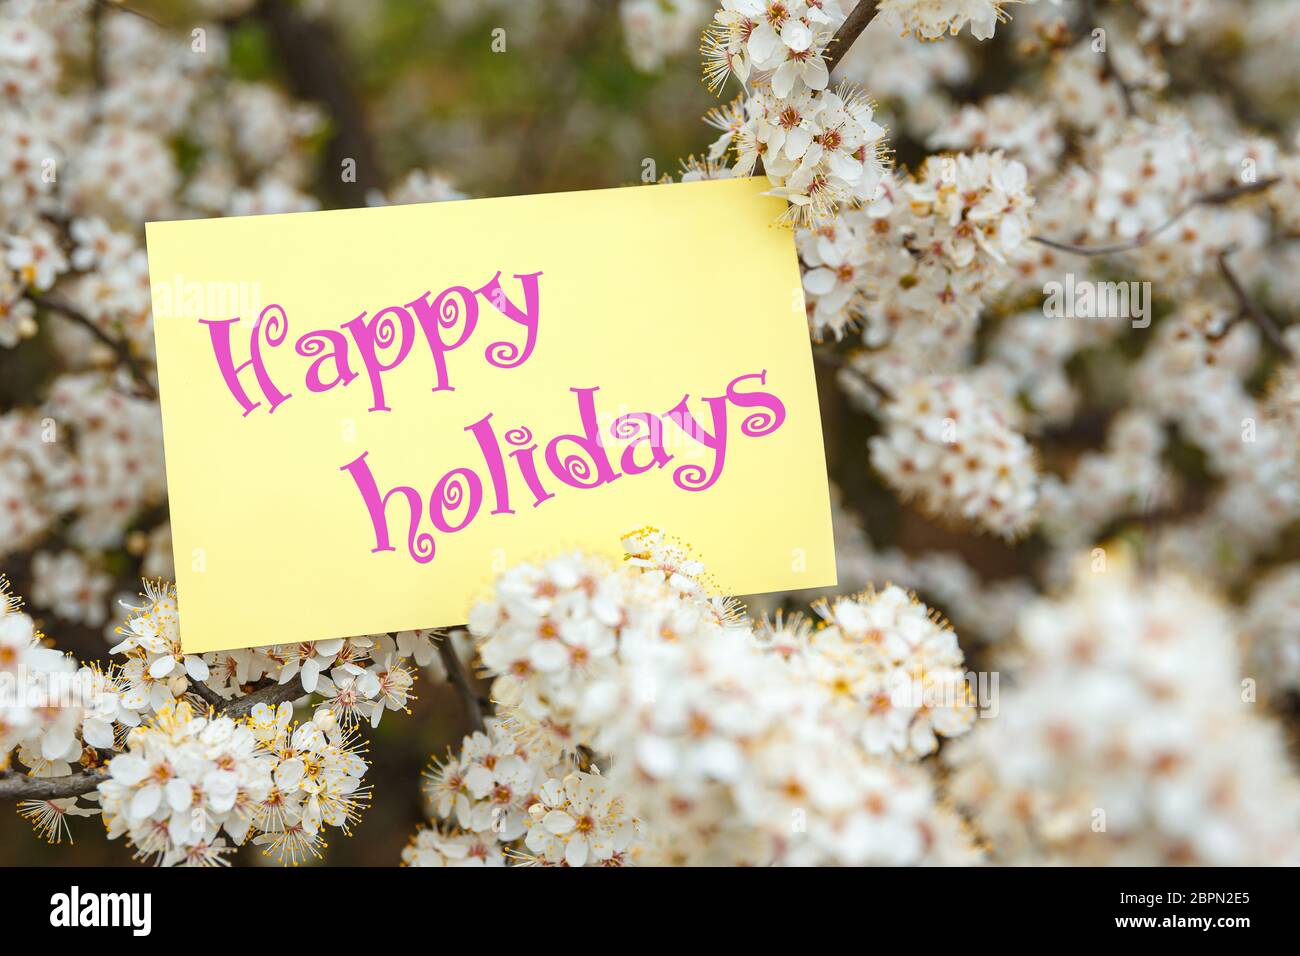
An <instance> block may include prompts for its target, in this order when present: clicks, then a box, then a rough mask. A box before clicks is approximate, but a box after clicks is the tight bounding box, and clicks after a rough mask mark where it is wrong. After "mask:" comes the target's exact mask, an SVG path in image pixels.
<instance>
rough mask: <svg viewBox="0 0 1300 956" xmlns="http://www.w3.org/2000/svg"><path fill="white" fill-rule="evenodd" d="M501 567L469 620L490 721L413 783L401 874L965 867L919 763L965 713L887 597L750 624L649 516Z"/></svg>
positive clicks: (965, 851)
mask: <svg viewBox="0 0 1300 956" xmlns="http://www.w3.org/2000/svg"><path fill="white" fill-rule="evenodd" d="M624 547H625V549H626V550H627V553H628V558H627V560H626V561H625V562H624V563H623V564H621V565H615V564H612V563H610V562H609V561H607V560H606V559H603V558H597V557H592V556H584V555H580V554H572V555H563V556H560V557H557V558H554V559H552V560H551V561H549V562H547V563H545V564H540V565H538V564H524V565H520V566H517V567H515V568H512V569H510V570H509V571H507V572H506V573H504V574H503V575H502V576H501V578H500V579H499V580H498V582H497V584H496V587H495V589H494V592H493V595H492V597H491V598H490V599H489V600H487V601H484V602H482V603H480V604H478V605H477V606H476V607H475V608H474V610H473V613H472V616H471V622H470V632H471V634H472V636H473V637H474V640H475V643H476V647H477V650H478V652H479V655H480V660H481V662H482V664H483V665H484V667H485V669H486V670H487V673H488V675H489V676H491V677H492V678H493V682H492V699H493V702H494V704H495V705H496V708H497V712H498V715H499V716H498V717H497V718H494V719H493V720H491V721H489V723H488V726H487V728H486V730H485V732H481V733H476V734H472V735H470V736H469V737H466V738H465V740H464V742H463V745H462V748H461V751H460V753H459V754H450V755H448V757H447V758H446V759H445V760H444V761H442V762H441V763H439V764H437V765H436V766H435V768H434V770H433V771H432V773H431V775H430V786H429V788H428V796H429V799H430V802H431V804H432V815H433V817H434V819H435V821H436V822H435V825H434V826H432V827H429V828H425V829H422V830H421V831H419V832H418V833H417V834H416V836H415V837H414V838H413V840H412V843H411V845H410V846H409V847H408V848H407V850H406V852H405V853H404V855H403V860H404V862H406V863H408V864H417V865H461V864H502V863H506V864H514V865H519V864H527V863H540V864H558V863H563V864H565V865H571V866H573V865H616V864H623V865H625V864H630V863H636V864H638V865H655V864H660V865H662V864H696V863H715V864H716V863H725V864H737V863H749V864H762V863H772V862H781V863H786V864H815V863H828V862H841V863H867V862H876V863H895V864H898V863H919V862H924V861H936V862H937V861H958V860H962V861H969V860H972V859H974V858H975V856H976V851H975V850H974V848H973V846H972V844H971V843H970V841H969V840H968V839H967V838H966V837H965V835H964V832H963V829H962V826H961V823H960V821H959V820H958V819H957V818H956V817H953V816H952V815H951V814H949V813H948V812H947V811H946V810H944V809H943V808H942V806H941V805H940V804H939V802H938V798H937V795H936V793H935V783H934V781H933V780H931V779H930V777H929V775H928V774H927V772H926V771H925V770H924V769H923V768H922V767H920V766H918V764H917V763H916V761H917V760H918V759H919V758H921V757H923V756H925V755H927V754H930V753H932V752H934V751H935V750H936V749H937V747H938V740H939V737H941V736H958V735H961V734H963V733H965V732H966V731H968V730H969V729H970V726H971V724H972V723H973V721H974V717H975V702H974V700H973V698H972V695H971V691H970V687H969V685H968V683H967V681H966V675H965V674H964V673H963V672H962V665H963V657H962V654H961V651H960V649H959V648H958V646H957V642H956V637H955V635H954V634H953V632H952V631H951V629H949V628H948V627H947V625H946V624H945V623H944V622H942V620H940V619H938V618H936V617H935V616H934V615H932V614H931V613H930V612H929V611H928V609H927V608H926V607H925V606H924V605H922V604H920V603H919V602H917V601H916V599H915V598H914V597H913V596H912V595H910V594H908V593H907V592H905V591H903V590H902V589H900V588H896V587H889V588H886V589H884V590H883V591H880V592H874V591H870V592H866V593H864V594H863V595H861V596H859V597H857V598H852V599H841V600H839V601H837V602H835V603H834V604H831V605H827V606H824V607H822V608H820V609H819V613H820V614H822V615H824V617H825V624H823V625H821V626H818V627H813V626H812V624H811V623H810V622H808V621H806V620H804V619H802V618H783V619H778V620H774V621H769V622H767V623H766V624H762V625H759V626H757V627H756V626H755V625H754V624H753V623H752V622H751V621H749V620H748V619H747V618H746V617H745V616H744V615H743V613H742V612H741V611H740V609H739V608H738V607H736V606H735V605H734V604H732V603H729V602H726V601H723V600H721V599H718V598H716V597H712V596H710V593H709V590H708V584H707V582H708V578H707V576H706V574H705V572H704V567H703V565H702V563H701V562H700V561H699V560H698V559H697V558H695V557H694V556H693V555H692V553H691V552H690V551H689V549H687V548H685V547H684V546H683V545H681V544H680V543H678V542H676V541H674V540H673V539H671V538H669V537H667V536H665V535H664V534H663V533H662V532H659V531H656V530H654V529H644V530H642V531H640V532H636V533H635V534H633V535H630V536H629V537H628V538H626V539H625V540H624Z"/></svg>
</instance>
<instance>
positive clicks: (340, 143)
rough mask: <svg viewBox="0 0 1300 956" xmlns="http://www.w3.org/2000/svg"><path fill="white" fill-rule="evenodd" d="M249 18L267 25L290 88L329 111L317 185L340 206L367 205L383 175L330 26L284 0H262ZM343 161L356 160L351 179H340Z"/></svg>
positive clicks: (381, 182) (339, 48) (363, 114)
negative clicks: (330, 127)
mask: <svg viewBox="0 0 1300 956" xmlns="http://www.w3.org/2000/svg"><path fill="white" fill-rule="evenodd" d="M253 16H255V17H256V18H257V19H258V20H260V21H261V22H262V23H263V24H264V25H265V26H266V28H267V31H268V33H269V34H270V36H271V40H272V42H273V43H274V44H275V48H276V52H277V53H278V54H279V57H280V62H281V63H282V64H283V66H284V71H285V75H286V76H287V77H288V79H289V86H290V88H291V89H292V90H293V92H294V93H295V94H296V95H298V96H300V97H302V98H303V99H308V100H314V101H316V102H317V103H319V104H320V105H321V106H322V107H324V109H325V112H326V113H328V114H329V117H330V121H331V122H332V124H333V135H332V136H331V137H330V140H329V143H328V144H327V146H326V149H325V156H324V162H325V166H324V168H323V169H322V170H321V185H322V186H323V187H324V189H325V190H326V191H327V192H329V193H330V195H331V196H333V198H334V199H335V201H336V202H338V203H339V204H340V205H343V206H347V205H353V206H363V205H365V197H366V194H367V193H368V192H369V191H370V190H372V189H375V190H378V189H383V188H384V185H385V178H384V173H383V169H382V168H381V166H380V162H379V154H378V151H377V150H376V149H375V145H374V140H373V139H372V138H371V135H370V130H369V127H368V126H367V124H366V117H365V112H364V110H363V108H362V105H361V101H360V100H359V99H358V98H357V96H356V94H355V92H354V91H353V89H352V87H351V85H350V83H349V79H350V77H351V75H352V72H351V71H350V70H349V69H347V66H346V64H345V62H344V57H343V53H342V49H341V44H340V43H339V40H338V37H337V36H336V34H335V32H334V30H333V29H332V28H331V27H330V26H329V25H328V24H326V23H323V22H321V21H318V20H312V19H310V18H308V17H307V16H305V15H303V13H302V12H301V11H300V10H299V9H298V7H297V5H296V4H292V3H287V2H285V0H261V2H260V3H258V4H257V6H256V7H255V8H254V10H253ZM346 160H351V161H352V162H354V163H355V164H356V181H355V182H352V183H347V182H344V181H343V176H342V169H343V163H344V161H346Z"/></svg>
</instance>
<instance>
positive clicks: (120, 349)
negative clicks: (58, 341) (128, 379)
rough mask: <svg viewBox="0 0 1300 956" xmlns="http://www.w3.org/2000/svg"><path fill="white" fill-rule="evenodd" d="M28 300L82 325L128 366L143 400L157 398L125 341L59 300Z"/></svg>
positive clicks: (32, 297) (34, 296)
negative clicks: (114, 336) (116, 337)
mask: <svg viewBox="0 0 1300 956" xmlns="http://www.w3.org/2000/svg"><path fill="white" fill-rule="evenodd" d="M27 297H28V299H30V300H31V301H32V302H33V303H35V304H36V305H37V306H38V307H39V308H42V309H48V310H50V311H52V312H58V313H59V314H60V315H62V316H63V317H64V318H66V319H68V320H70V321H72V322H74V323H76V324H77V325H80V326H81V327H82V328H84V329H86V330H87V331H89V332H90V333H91V334H92V335H93V336H95V338H97V339H99V341H101V342H103V343H104V344H105V345H107V346H108V347H109V348H110V349H112V350H113V354H115V355H116V356H117V359H118V361H119V362H121V363H122V364H123V365H124V366H126V368H127V370H128V371H130V373H131V376H132V377H133V378H134V379H135V380H136V383H137V384H138V385H139V387H140V392H141V397H142V398H157V397H158V390H157V389H156V388H154V385H153V383H152V382H151V381H149V376H148V375H146V374H145V370H144V367H143V366H142V365H140V363H139V362H138V361H136V358H135V356H134V355H132V354H131V347H130V346H129V345H128V344H127V343H126V341H125V340H121V339H115V338H113V336H111V335H109V334H108V333H107V332H105V331H104V330H103V329H101V328H100V327H99V326H98V325H97V324H96V323H95V322H94V321H93V320H92V319H91V318H90V317H89V316H87V315H86V314H85V313H83V312H81V311H80V310H79V309H77V308H75V307H74V306H71V305H69V304H68V303H66V302H63V301H61V300H59V299H52V298H50V297H49V296H47V295H38V294H29V295H28V296H27Z"/></svg>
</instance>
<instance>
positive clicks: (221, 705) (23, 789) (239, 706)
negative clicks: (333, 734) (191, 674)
mask: <svg viewBox="0 0 1300 956" xmlns="http://www.w3.org/2000/svg"><path fill="white" fill-rule="evenodd" d="M190 687H191V689H192V690H193V691H194V692H195V693H196V694H198V695H199V696H200V697H202V698H203V699H204V700H205V701H206V702H208V703H209V704H211V705H212V708H213V710H215V711H217V712H218V713H220V714H221V715H222V716H223V717H246V716H248V714H250V713H251V712H252V710H253V708H254V707H256V706H257V705H258V704H266V705H267V706H268V707H274V706H275V705H276V704H279V703H281V702H283V701H292V700H297V699H298V698H299V697H302V696H304V695H306V693H307V692H306V691H305V690H303V687H302V681H300V680H299V679H298V678H297V677H295V678H294V679H293V680H291V681H288V682H286V683H284V684H270V685H268V686H266V687H260V688H258V689H257V690H255V691H253V692H252V693H251V694H245V695H244V696H243V697H236V698H235V699H234V700H229V701H227V700H222V699H221V698H220V697H218V696H217V695H216V694H214V693H213V692H212V690H211V689H210V688H208V687H206V686H204V685H203V684H200V683H197V682H193V681H191V683H190ZM101 756H103V757H104V758H105V759H106V760H107V759H111V757H112V756H113V755H112V754H111V753H105V754H101ZM107 777H108V770H107V768H105V767H97V768H95V769H93V770H79V771H77V772H76V773H70V774H64V775H63V776H61V777H29V776H27V775H26V774H22V773H14V772H12V771H5V772H0V800H61V799H64V798H66V797H78V796H81V795H82V794H86V793H90V792H91V791H92V790H94V789H95V788H96V787H98V786H99V784H100V783H101V782H102V781H103V780H105V779H107Z"/></svg>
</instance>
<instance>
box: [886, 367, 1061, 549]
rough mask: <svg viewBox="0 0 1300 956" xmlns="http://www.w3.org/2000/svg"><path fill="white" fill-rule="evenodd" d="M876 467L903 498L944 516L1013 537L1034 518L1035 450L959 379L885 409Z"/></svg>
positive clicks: (924, 383)
mask: <svg viewBox="0 0 1300 956" xmlns="http://www.w3.org/2000/svg"><path fill="white" fill-rule="evenodd" d="M884 415H885V420H886V424H885V431H884V433H883V434H881V435H878V436H876V437H875V438H873V439H871V443H870V447H871V462H872V465H873V466H874V467H875V468H876V470H877V471H879V472H880V473H881V474H882V475H883V476H884V477H885V480H886V481H888V482H889V483H890V485H891V486H892V487H894V488H895V489H896V490H897V491H898V493H899V494H900V495H902V496H903V497H904V498H907V499H912V500H915V502H916V503H917V505H918V506H919V507H921V508H922V509H923V510H925V511H927V512H928V513H930V514H933V515H935V516H937V517H939V518H950V519H956V520H959V521H965V522H970V523H972V524H976V525H980V526H982V527H983V528H985V529H987V530H988V531H990V532H993V533H995V534H999V535H1002V536H1003V537H1007V538H1013V537H1015V536H1016V535H1018V534H1021V533H1023V532H1024V531H1025V530H1026V529H1027V528H1028V527H1029V526H1030V523H1031V522H1032V521H1033V520H1034V518H1035V505H1036V503H1037V500H1038V475H1037V470H1036V468H1035V464H1034V452H1033V449H1032V448H1031V447H1030V445H1029V443H1028V442H1026V441H1025V439H1024V437H1023V436H1022V435H1020V434H1019V433H1018V432H1016V431H1014V430H1013V429H1012V428H1011V427H1009V425H1008V424H1007V421H1006V419H1005V417H1004V416H1003V415H1001V414H1000V413H999V410H998V406H997V404H996V403H995V402H992V401H989V400H988V399H987V398H985V397H983V396H981V395H980V394H979V393H978V392H977V391H976V390H975V389H974V388H973V387H972V386H971V385H970V384H969V383H967V382H966V381H965V380H963V379H960V378H953V377H947V376H931V377H927V378H920V379H917V380H916V381H914V382H912V383H911V384H910V385H908V386H906V387H905V388H904V389H903V390H902V391H900V392H899V393H898V394H897V395H896V396H893V397H892V399H891V401H889V403H888V404H887V405H886V406H885V411H884Z"/></svg>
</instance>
